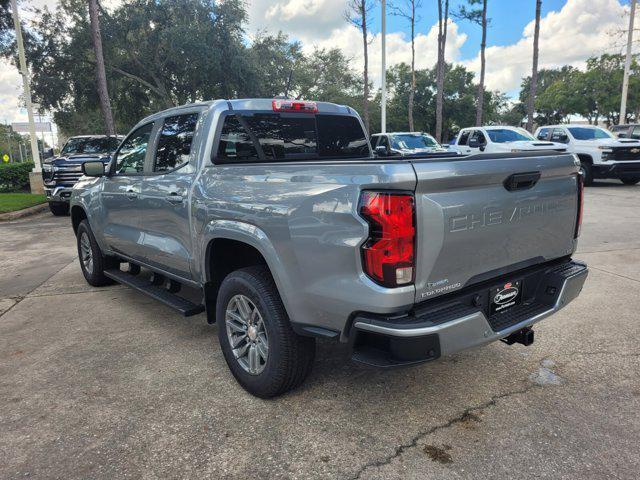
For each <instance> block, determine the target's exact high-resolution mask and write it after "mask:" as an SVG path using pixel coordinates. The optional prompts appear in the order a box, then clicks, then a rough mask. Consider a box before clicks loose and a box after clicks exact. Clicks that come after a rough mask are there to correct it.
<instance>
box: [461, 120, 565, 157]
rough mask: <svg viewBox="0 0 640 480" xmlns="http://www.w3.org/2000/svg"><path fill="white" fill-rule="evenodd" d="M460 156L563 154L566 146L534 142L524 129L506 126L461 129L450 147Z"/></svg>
mask: <svg viewBox="0 0 640 480" xmlns="http://www.w3.org/2000/svg"><path fill="white" fill-rule="evenodd" d="M451 149H452V150H456V151H458V152H460V153H462V154H465V155H468V154H474V153H480V152H482V153H505V152H506V153H516V152H530V151H538V150H547V151H549V150H553V151H557V152H564V151H565V150H566V146H565V145H562V144H560V143H554V142H543V141H539V140H536V139H535V138H534V137H533V136H532V135H531V134H530V133H529V132H527V131H526V130H525V129H524V128H517V127H508V126H503V125H501V126H487V127H472V128H463V129H462V130H460V133H458V136H457V137H456V141H455V143H454V144H453V145H452V146H451Z"/></svg>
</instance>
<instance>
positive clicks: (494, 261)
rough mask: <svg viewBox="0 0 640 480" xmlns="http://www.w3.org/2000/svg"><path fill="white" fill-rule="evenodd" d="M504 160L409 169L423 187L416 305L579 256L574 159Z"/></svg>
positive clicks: (483, 158) (418, 164) (420, 163)
mask: <svg viewBox="0 0 640 480" xmlns="http://www.w3.org/2000/svg"><path fill="white" fill-rule="evenodd" d="M500 157H501V156H500V155H497V156H493V157H492V156H489V155H477V156H472V157H467V158H465V159H460V160H457V161H437V160H435V161H434V160H415V161H412V162H411V163H412V165H413V167H414V169H415V172H416V176H417V180H418V182H417V186H416V216H417V218H416V226H417V240H416V243H417V245H416V250H417V252H416V279H415V285H416V301H417V302H420V301H424V300H427V299H429V298H435V297H438V296H440V295H443V294H446V293H449V292H453V291H455V290H459V289H460V288H463V287H465V286H467V285H471V284H474V283H478V282H481V281H485V280H488V279H491V278H493V277H497V276H500V275H504V274H508V273H510V272H514V271H516V270H519V269H521V268H525V267H527V266H530V265H533V264H536V263H541V262H544V261H548V260H552V259H555V258H559V257H563V256H566V255H570V254H571V253H572V252H573V251H574V248H575V244H576V241H575V239H574V233H575V227H576V219H577V214H578V177H577V172H578V167H577V165H576V163H575V160H574V157H573V156H572V155H568V154H558V155H544V154H543V155H535V156H532V155H528V154H523V155H522V156H521V157H520V156H518V157H513V156H511V157H507V158H504V157H503V158H500ZM514 174H515V175H518V176H516V177H512V176H513V175H514ZM520 174H523V175H520ZM527 174H533V175H532V176H528V175H527ZM537 174H539V179H538V180H537V182H535V184H534V185H533V186H530V185H528V184H527V180H528V179H531V178H534V179H535V177H537V176H538V175H537ZM508 179H511V180H515V182H511V183H509V182H508V181H507V180H508ZM506 184H508V186H509V188H510V189H508V188H507V186H505V185H506ZM514 280H517V279H514Z"/></svg>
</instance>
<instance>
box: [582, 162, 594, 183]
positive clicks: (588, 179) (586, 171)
mask: <svg viewBox="0 0 640 480" xmlns="http://www.w3.org/2000/svg"><path fill="white" fill-rule="evenodd" d="M580 173H581V174H582V179H583V181H584V185H585V186H586V187H589V186H591V185H593V169H592V168H591V164H589V163H587V162H581V163H580Z"/></svg>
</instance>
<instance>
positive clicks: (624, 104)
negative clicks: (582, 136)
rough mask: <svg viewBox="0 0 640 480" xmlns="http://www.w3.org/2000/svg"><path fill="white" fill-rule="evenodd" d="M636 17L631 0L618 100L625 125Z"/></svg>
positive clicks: (633, 0) (621, 121)
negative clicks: (620, 92)
mask: <svg viewBox="0 0 640 480" xmlns="http://www.w3.org/2000/svg"><path fill="white" fill-rule="evenodd" d="M635 15H636V0H631V15H630V17H629V34H628V36H627V58H626V59H625V61H624V76H623V77H622V99H621V100H620V120H619V121H618V123H619V124H620V125H624V124H625V123H627V118H626V117H627V95H628V93H629V69H630V68H631V44H632V43H633V20H634V17H635Z"/></svg>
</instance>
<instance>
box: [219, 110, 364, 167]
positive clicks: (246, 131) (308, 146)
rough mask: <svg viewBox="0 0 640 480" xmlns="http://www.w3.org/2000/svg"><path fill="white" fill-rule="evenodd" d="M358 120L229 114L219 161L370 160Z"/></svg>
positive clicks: (333, 116) (291, 115)
mask: <svg viewBox="0 0 640 480" xmlns="http://www.w3.org/2000/svg"><path fill="white" fill-rule="evenodd" d="M369 155H370V150H369V142H368V140H367V137H366V135H365V133H364V130H363V129H362V126H361V125H360V122H359V121H358V119H357V118H356V117H351V116H347V115H325V114H318V115H304V114H303V115H300V114H281V113H273V112H256V113H243V114H235V115H228V116H227V117H226V118H225V122H224V124H223V127H222V133H221V138H220V145H219V147H218V154H217V161H219V162H220V163H225V162H247V161H250V162H255V161H265V162H270V161H283V160H314V159H329V158H355V157H369Z"/></svg>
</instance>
